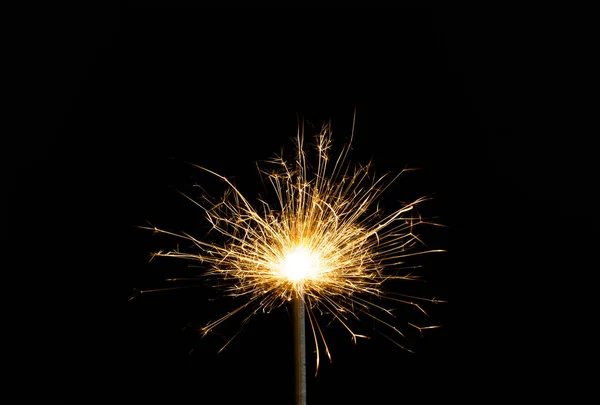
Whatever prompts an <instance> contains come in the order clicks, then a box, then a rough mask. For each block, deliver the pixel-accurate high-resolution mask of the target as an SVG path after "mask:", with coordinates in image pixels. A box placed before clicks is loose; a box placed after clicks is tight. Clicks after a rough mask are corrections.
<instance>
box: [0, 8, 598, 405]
mask: <svg viewBox="0 0 600 405" xmlns="http://www.w3.org/2000/svg"><path fill="white" fill-rule="evenodd" d="M25 15H26V18H25V19H24V20H25V24H23V26H22V27H20V30H18V31H16V32H18V33H17V34H15V35H16V37H15V43H17V44H18V48H19V53H18V54H19V56H18V57H16V58H15V59H14V61H15V65H16V67H17V70H18V74H17V75H16V76H15V80H14V82H15V84H16V85H17V86H18V87H19V96H18V97H17V98H16V99H15V102H14V104H15V105H16V106H17V110H18V112H19V113H20V114H16V115H15V118H16V120H17V121H18V125H17V126H16V127H13V129H12V130H11V131H10V132H9V133H5V135H4V137H3V138H4V140H3V141H2V142H3V148H2V149H3V156H4V162H5V163H6V168H5V176H6V180H5V182H4V183H5V187H4V190H5V191H7V192H6V194H5V197H4V198H5V201H6V202H7V204H6V207H7V210H6V211H5V218H4V221H5V223H6V224H7V227H6V229H7V231H6V232H5V235H4V237H5V239H6V241H5V243H4V246H5V260H4V263H5V265H4V266H3V276H4V282H3V297H4V300H5V302H4V304H3V325H4V333H3V335H4V338H5V339H4V342H5V343H4V346H3V347H4V353H3V365H4V366H5V368H6V373H5V376H6V375H8V379H6V377H5V379H4V384H3V385H5V388H3V397H4V398H8V399H11V400H13V401H14V402H17V403H20V402H23V403H27V402H41V403H49V402H56V403H73V404H74V403H77V404H83V403H105V404H145V403H161V404H170V403H172V404H180V403H200V404H202V403H210V404H234V403H272V404H280V403H292V402H293V374H292V364H293V362H292V353H293V351H292V340H291V322H290V320H289V316H288V314H287V312H286V310H285V309H284V308H281V309H280V310H278V311H275V312H274V313H272V314H270V315H268V316H264V315H257V316H256V317H255V318H254V319H253V320H252V322H251V323H250V324H248V325H247V326H246V327H245V328H244V331H243V333H241V334H240V335H239V336H238V337H237V338H236V339H235V340H234V341H233V343H232V344H231V346H230V347H228V348H227V349H226V350H225V351H224V352H222V353H221V354H219V355H217V354H216V352H217V351H218V349H219V348H220V347H221V345H222V344H223V342H224V340H223V339H224V336H227V335H231V334H233V333H235V332H236V331H237V325H236V324H235V321H234V322H233V323H231V324H229V325H227V326H224V327H223V328H222V329H221V330H220V331H221V332H220V333H222V335H216V334H215V335H209V336H207V337H206V338H205V339H202V340H200V339H198V337H197V335H196V334H195V333H194V327H195V326H199V325H203V324H205V323H207V322H208V321H209V320H211V319H215V318H217V317H218V316H219V315H222V314H224V313H225V312H226V311H227V310H231V309H232V308H234V307H235V305H236V303H237V302H235V301H233V302H232V300H230V299H229V298H223V299H219V296H218V292H217V291H215V290H214V289H211V288H210V287H209V286H204V287H202V288H199V289H188V290H181V291H178V292H164V293H157V294H148V295H143V296H141V297H139V298H138V299H135V300H133V301H128V298H129V297H130V296H131V294H132V293H133V291H134V288H140V289H147V288H160V287H164V286H165V283H164V282H163V280H164V279H165V278H167V277H170V276H172V275H173V274H177V275H179V274H184V273H185V272H186V271H189V270H188V269H187V268H186V265H187V264H186V263H185V262H183V261H181V262H180V261H170V260H168V259H162V260H156V261H153V262H151V263H148V258H149V254H150V252H153V251H156V250H158V249H168V248H172V247H174V246H175V241H174V240H172V239H171V238H168V237H160V236H152V235H151V233H150V232H147V231H143V230H140V229H137V228H136V226H137V225H144V224H146V222H147V221H150V222H151V223H152V224H156V225H157V226H159V227H161V228H164V229H169V230H173V231H188V232H190V233H193V234H194V233H195V232H196V233H197V234H198V235H200V234H202V233H203V232H204V231H205V226H206V224H205V223H204V221H203V219H202V215H201V212H200V211H199V209H198V208H197V207H195V206H194V205H193V204H191V203H190V202H189V201H187V200H185V199H184V198H183V197H182V196H181V195H179V194H178V193H177V190H181V191H186V192H188V191H193V190H192V187H191V186H192V184H193V183H194V182H198V183H201V184H202V185H203V186H205V187H206V188H207V189H208V190H209V191H210V192H211V193H212V194H213V195H215V196H219V195H220V194H221V193H222V192H223V191H224V188H223V184H222V183H219V182H217V181H215V180H214V179H213V178H211V177H210V176H208V175H206V174H204V173H202V172H201V171H198V170H195V169H193V168H191V167H190V166H188V165H186V164H185V162H192V163H196V164H200V165H203V166H206V167H208V168H211V169H212V170H214V171H216V172H218V173H221V174H223V175H226V176H233V177H234V178H235V181H236V183H237V184H239V185H240V187H241V188H242V190H243V191H244V192H246V193H247V194H248V195H249V196H254V195H257V193H259V192H261V186H260V182H259V181H258V177H257V175H256V170H255V166H254V165H255V162H256V161H258V160H263V159H267V158H269V157H272V156H273V154H274V153H275V152H279V150H280V148H281V147H284V150H285V151H291V149H292V144H291V142H290V138H291V137H293V136H294V135H295V132H296V127H297V122H298V121H297V117H298V116H301V117H304V118H306V119H307V120H309V121H311V122H313V123H314V124H315V125H317V126H318V125H319V124H320V122H322V121H324V120H328V119H331V120H332V123H333V130H334V139H335V140H336V141H337V142H338V143H337V145H339V144H341V143H342V142H344V141H347V139H348V136H349V134H350V129H351V122H352V115H353V111H354V109H355V108H356V111H357V124H356V132H355V138H354V144H353V145H354V151H353V154H352V159H353V161H358V162H362V163H366V162H367V161H368V160H369V159H371V158H372V159H373V161H374V162H375V167H376V169H377V171H378V172H386V171H392V172H397V171H399V170H401V169H402V168H403V167H404V166H406V165H408V166H410V167H419V168H421V170H420V171H418V172H414V173H412V174H410V175H407V176H405V177H402V178H401V179H400V180H398V182H397V183H395V184H394V186H393V187H392V188H391V189H390V190H389V192H388V193H387V194H385V195H384V197H383V200H382V204H383V205H384V206H385V207H390V208H393V207H394V204H395V203H396V201H398V200H410V199H415V198H418V197H420V196H422V195H425V194H432V193H435V196H436V198H435V200H433V201H432V202H431V203H429V204H427V205H426V206H424V208H423V209H424V214H425V215H435V216H439V222H442V223H444V224H446V225H448V228H445V229H435V230H431V229H424V230H423V235H424V238H426V240H427V241H428V243H429V244H430V245H431V246H432V247H435V248H443V249H447V251H448V252H447V253H445V254H443V255H438V256H435V257H428V258H426V259H423V260H424V264H425V265H426V267H425V270H424V273H423V274H424V275H425V276H426V278H427V279H428V280H429V282H428V283H427V286H426V287H427V288H426V289H423V291H418V292H424V293H425V294H426V295H428V296H436V297H438V298H440V299H446V300H448V303H447V304H443V305H438V306H434V307H427V308H428V309H430V310H431V321H430V322H431V323H434V324H441V325H443V328H441V329H438V330H434V331H430V332H428V333H426V334H425V337H424V338H419V336H418V333H414V330H413V331H411V330H410V329H403V330H405V331H407V340H406V341H405V343H406V346H407V347H410V348H412V349H413V350H415V351H416V354H410V353H407V352H405V351H402V350H400V349H399V348H398V347H396V346H394V345H392V344H391V343H389V342H388V341H387V340H385V339H384V338H382V337H380V336H379V337H378V336H377V335H374V337H373V339H371V340H369V341H361V342H360V343H359V345H358V346H354V345H353V344H352V343H351V341H350V338H349V336H348V335H347V334H346V333H345V332H344V331H343V330H341V329H340V328H337V327H336V326H332V327H331V328H330V330H329V333H330V335H329V336H330V340H329V342H330V344H331V346H332V349H333V356H334V359H333V363H332V364H329V363H328V362H324V363H322V366H321V370H320V374H319V376H318V377H317V378H313V377H312V370H313V369H314V359H313V357H312V356H311V354H310V353H309V370H308V374H309V378H308V392H309V393H308V400H309V403H312V404H331V403H346V404H348V403H362V404H366V403H369V404H376V403H386V404H387V403H406V404H410V403H473V404H475V403H477V404H480V403H593V402H597V394H594V395H592V393H593V390H592V384H594V383H593V381H594V378H593V376H594V373H595V371H594V370H595V368H596V364H597V360H598V357H597V348H596V346H597V344H596V342H595V341H596V336H597V335H596V332H595V328H596V322H597V316H596V311H595V309H596V307H597V304H596V300H595V298H594V297H595V291H596V286H595V282H594V280H595V273H596V271H597V270H594V269H595V268H596V269H597V265H596V264H595V262H594V261H591V258H592V256H593V255H592V253H593V249H594V248H595V247H596V243H595V235H596V234H595V231H596V228H595V227H596V226H597V216H596V215H597V214H596V213H595V210H596V207H597V205H596V204H595V202H594V200H593V192H594V189H595V187H596V183H597V182H596V180H595V176H594V175H593V174H594V173H595V167H594V166H595V165H593V163H592V162H593V158H594V156H595V152H593V150H594V146H593V145H594V142H593V138H596V137H597V131H596V132H595V131H593V130H591V129H589V128H587V127H585V126H584V125H583V123H582V122H583V120H584V119H585V117H586V116H587V115H589V114H590V113H591V105H592V104H587V103H585V102H583V101H584V100H585V98H586V94H587V93H588V90H586V88H587V86H588V84H587V83H586V79H585V76H584V71H585V69H586V67H587V65H588V60H589V55H590V49H587V48H586V47H585V46H584V45H583V42H584V38H586V37H587V36H588V33H587V28H586V27H587V25H586V23H585V21H584V19H583V18H580V17H577V16H575V17H573V16H569V15H559V13H549V12H543V11H540V10H527V11H526V10H519V11H518V12H516V11H515V12H507V11H502V12H501V11H498V10H494V11H491V10H483V9H480V10H469V11H468V12H467V11H465V10H460V9H453V10H446V9H437V8H404V9H386V10H372V9H371V10H367V9H364V10H362V9H355V10H349V9H346V10H333V9H302V8H297V9H280V10H277V12H274V10H267V9H254V10H252V9H220V10H218V9H201V8H189V7H188V8H184V7H181V8H175V7H171V8H161V7H135V6H125V5H123V6H121V7H114V8H105V9H91V8H81V9H72V8H69V9H64V10H60V9H52V10H40V9H37V10H28V11H26V12H25ZM21 44H22V45H21ZM182 247H183V246H182ZM399 287H400V288H404V286H402V285H401V286H399ZM407 288H410V289H409V290H407V292H413V290H412V288H415V287H407ZM415 292H417V291H415ZM214 298H217V300H216V301H212V299H214ZM407 320H408V321H417V322H418V321H423V319H422V318H418V317H416V318H414V319H413V318H410V319H399V320H398V324H399V325H401V326H402V325H405V322H406V321H407ZM427 322H428V321H427V320H425V321H424V323H427ZM188 325H189V326H190V327H187V326H188ZM357 326H358V327H359V328H363V329H362V331H365V332H367V333H369V328H370V325H369V323H368V322H365V323H364V324H359V325H357ZM192 349H193V350H192ZM311 350H312V348H311ZM190 351H191V354H190Z"/></svg>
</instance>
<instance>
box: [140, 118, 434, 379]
mask: <svg viewBox="0 0 600 405" xmlns="http://www.w3.org/2000/svg"><path fill="white" fill-rule="evenodd" d="M354 119H355V117H354ZM353 135H354V121H353V128H352V134H351V137H350V141H349V142H348V143H347V144H346V145H344V146H343V147H342V150H341V152H340V153H339V155H338V156H337V157H336V158H335V159H332V157H331V156H330V152H331V149H332V146H333V140H332V131H331V124H330V123H326V124H324V125H323V126H322V128H321V130H320V131H319V132H318V133H317V134H316V136H315V138H314V139H315V143H314V151H315V152H316V153H315V156H314V157H311V156H310V155H309V154H308V153H307V146H306V145H305V140H304V127H303V125H299V126H298V133H297V135H296V137H295V144H296V145H295V146H296V152H295V156H294V159H293V160H292V161H291V162H289V161H288V160H286V159H284V157H283V153H282V154H281V155H278V156H276V157H274V158H273V159H271V160H269V161H267V162H266V163H267V164H268V167H271V168H272V169H265V168H261V167H260V166H259V173H260V175H261V179H262V180H263V182H265V183H267V184H268V185H270V186H271V187H270V189H272V190H273V191H274V193H275V196H276V198H275V199H274V201H271V202H267V201H265V200H263V199H257V202H256V203H255V204H252V203H251V202H250V200H248V199H247V198H246V197H245V196H244V195H243V194H242V192H241V191H240V190H239V189H238V188H237V187H236V186H235V185H234V183H233V182H232V181H231V180H229V179H228V178H226V177H225V176H222V175H220V174H218V173H215V172H214V171H212V170H209V169H207V168H205V167H202V166H198V165H193V166H195V167H197V168H199V169H202V170H204V171H206V172H208V173H210V174H212V175H214V176H216V177H217V178H218V179H220V180H221V181H222V182H224V183H225V185H226V192H225V195H224V196H223V198H222V199H220V200H218V201H217V202H214V201H213V200H211V199H210V198H209V197H206V196H204V197H203V198H202V199H201V200H200V201H197V200H195V199H192V198H191V197H189V196H187V195H185V194H184V196H185V197H186V198H188V199H189V200H190V201H192V202H193V203H194V204H196V205H197V206H198V207H199V208H200V209H202V210H203V211H204V214H205V217H206V219H207V221H208V222H209V223H210V224H211V226H212V230H213V231H215V232H217V233H218V234H220V235H221V236H223V237H224V240H225V242H224V243H221V244H219V243H213V242H210V241H205V240H201V239H198V238H195V237H193V236H192V235H190V234H188V233H174V232H169V231H166V230H162V229H159V228H157V227H154V226H149V227H141V228H144V229H149V230H152V231H154V232H157V233H162V234H166V235H170V236H174V237H177V238H181V239H184V240H187V241H189V242H192V244H193V245H194V246H195V248H196V251H195V252H192V253H187V252H181V251H179V250H178V249H177V250H171V251H167V252H164V251H159V252H157V253H154V254H153V256H152V257H157V256H159V257H172V258H179V259H186V260H191V261H194V262H200V263H202V264H203V265H204V266H206V267H207V269H206V271H205V272H204V273H202V276H203V277H216V278H218V279H219V280H220V283H219V284H222V282H223V281H228V282H229V284H227V285H226V286H225V287H224V288H225V292H226V293H227V294H228V295H231V296H233V297H238V298H241V299H242V300H243V303H242V304H241V305H240V306H239V307H237V308H236V309H235V310H233V311H231V312H229V313H227V314H226V315H224V316H222V317H221V318H219V319H217V320H215V321H212V322H210V323H209V324H207V325H206V326H205V327H203V328H202V332H203V334H207V333H209V332H211V331H212V330H213V329H215V328H216V327H217V326H219V325H220V324H222V323H223V322H225V321H226V320H228V319H230V318H232V317H234V316H236V315H237V314H240V313H242V311H243V310H245V309H248V310H249V311H250V315H248V316H247V317H246V318H245V319H244V320H243V322H242V323H245V322H248V320H249V319H250V318H251V317H252V315H253V314H255V313H257V312H259V311H262V312H265V313H269V312H270V311H272V310H273V309H275V308H277V307H279V306H282V305H284V304H286V303H287V302H289V301H291V300H292V299H294V298H299V299H301V300H302V301H303V302H304V304H305V306H306V309H307V315H308V319H309V324H310V326H311V330H312V336H313V338H314V342H315V346H316V368H317V371H318V368H319V361H320V349H319V348H320V347H321V346H323V347H324V349H325V353H326V355H327V356H328V358H329V360H330V361H331V352H330V350H329V345H328V343H327V340H326V338H325V334H324V332H323V327H322V326H321V325H320V323H319V321H318V319H317V314H318V313H329V314H331V315H332V317H333V320H334V321H337V322H339V323H340V324H341V325H342V326H343V327H344V328H345V329H346V330H347V332H348V333H349V334H350V336H351V338H352V340H353V341H354V342H355V343H356V342H357V340H358V339H359V338H367V336H366V335H364V334H359V333H357V332H355V331H354V329H353V326H352V324H351V321H352V320H353V318H354V320H356V319H360V318H361V317H362V316H366V317H368V318H371V319H372V320H374V321H376V322H378V323H379V324H381V325H382V326H383V327H384V329H385V328H387V329H388V330H389V331H390V332H391V333H392V334H393V335H394V336H396V337H404V334H403V333H402V332H401V331H400V329H399V328H398V327H397V326H395V325H394V324H393V323H392V322H393V318H394V315H393V313H392V310H390V309H388V308H386V307H384V306H383V304H379V303H376V302H377V301H378V300H385V299H387V300H389V301H390V302H395V303H400V304H404V305H409V306H412V307H414V308H415V309H417V310H419V311H420V312H422V313H424V314H427V313H426V312H425V311H424V310H423V308H422V307H421V304H420V303H422V302H430V303H438V302H443V301H440V300H435V299H427V298H418V297H413V296H409V295H403V294H398V293H390V292H387V291H385V290H384V288H383V284H384V282H386V281H388V280H391V279H396V280H407V281H410V280H416V279H418V277H416V276H413V275H412V272H411V271H412V269H413V268H415V267H418V266H409V265H408V260H409V259H408V258H409V257H410V256H415V255H422V254H426V253H433V252H442V251H443V250H432V249H424V248H423V246H424V243H423V242H422V240H421V239H420V238H419V237H418V236H417V235H416V234H415V233H414V229H415V227H417V226H420V225H424V224H431V225H438V224H435V223H432V222H428V221H426V220H425V219H423V218H422V217H421V216H420V215H419V214H418V212H417V211H418V210H417V207H418V206H419V204H421V203H422V202H424V201H425V200H427V199H428V198H427V197H422V198H419V199H417V200H415V201H412V202H410V203H408V204H406V203H403V204H401V206H400V207H399V208H398V209H396V210H395V211H393V212H391V213H385V212H384V211H383V210H382V209H381V208H380V207H379V204H378V201H379V198H380V196H381V195H382V193H384V192H385V191H386V189H388V187H389V186H390V185H391V184H392V183H393V182H394V181H395V180H396V179H397V178H398V177H399V176H400V175H401V174H402V173H404V172H405V171H407V170H408V169H405V170H402V171H401V172H400V173H399V174H398V175H396V176H395V177H393V178H390V176H389V174H385V175H382V176H380V177H376V176H375V175H374V173H373V170H372V164H371V163H369V164H367V165H356V166H351V165H350V164H349V163H348V159H347V158H348V153H349V151H350V148H351V143H352V137H353ZM311 159H312V160H311ZM176 288H177V287H176ZM182 288H186V287H182ZM151 291H156V289H154V290H146V291H138V292H137V295H139V294H141V293H144V292H151ZM386 317H388V318H391V319H390V320H389V321H388V320H385V319H384V318H386ZM407 324H408V325H410V326H412V327H414V328H416V329H418V331H419V333H420V334H422V333H423V330H426V329H432V328H436V327H437V326H423V327H419V326H416V325H414V324H412V323H408V322H407ZM238 333H239V332H238ZM381 334H382V335H383V336H384V337H386V338H387V339H390V340H392V341H393V342H394V343H395V344H397V345H398V346H400V347H402V348H405V347H404V346H403V345H401V344H400V343H399V342H398V338H391V337H389V336H388V335H387V334H386V333H383V332H381ZM235 336H237V333H236V334H235V335H234V337H235ZM231 339H233V338H231ZM231 339H230V340H229V341H228V342H227V343H226V344H225V346H223V348H225V347H226V346H227V345H228V344H229V343H230V341H231ZM223 348H222V349H221V350H223ZM406 350H408V349H406ZM409 351H410V350H409Z"/></svg>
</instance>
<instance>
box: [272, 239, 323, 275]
mask: <svg viewBox="0 0 600 405" xmlns="http://www.w3.org/2000/svg"><path fill="white" fill-rule="evenodd" d="M317 269H318V261H317V259H316V258H315V257H314V256H313V255H311V253H310V252H309V251H308V250H306V249H305V248H303V247H296V248H294V249H293V250H291V251H290V252H289V253H288V254H287V255H286V257H285V259H284V261H283V263H282V264H281V271H282V272H283V274H284V275H285V277H287V278H288V280H290V281H300V280H302V279H306V278H308V277H310V276H311V275H314V274H315V273H316V272H317Z"/></svg>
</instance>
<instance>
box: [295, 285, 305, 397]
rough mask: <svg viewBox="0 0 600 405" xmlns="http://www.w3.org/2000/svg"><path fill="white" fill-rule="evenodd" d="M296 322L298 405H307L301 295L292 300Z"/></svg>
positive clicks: (303, 321)
mask: <svg viewBox="0 0 600 405" xmlns="http://www.w3.org/2000/svg"><path fill="white" fill-rule="evenodd" d="M292 311H293V314H292V317H293V322H294V359H295V367H294V368H295V370H294V371H295V378H296V405H306V336H305V314H304V297H303V295H302V294H301V293H300V294H298V296H297V297H296V298H294V299H293V300H292Z"/></svg>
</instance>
